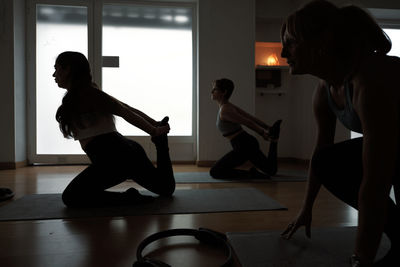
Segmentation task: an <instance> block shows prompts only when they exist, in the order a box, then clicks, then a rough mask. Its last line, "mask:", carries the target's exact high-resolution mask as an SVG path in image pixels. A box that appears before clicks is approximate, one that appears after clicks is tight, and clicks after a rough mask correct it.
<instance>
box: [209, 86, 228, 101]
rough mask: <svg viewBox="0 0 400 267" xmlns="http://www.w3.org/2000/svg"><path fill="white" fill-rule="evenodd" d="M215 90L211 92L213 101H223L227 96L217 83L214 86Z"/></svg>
mask: <svg viewBox="0 0 400 267" xmlns="http://www.w3.org/2000/svg"><path fill="white" fill-rule="evenodd" d="M212 88H213V89H212V90H211V99H212V100H222V99H223V98H224V96H225V92H224V91H223V90H221V89H220V88H218V87H217V86H216V85H215V83H214V84H213V87H212Z"/></svg>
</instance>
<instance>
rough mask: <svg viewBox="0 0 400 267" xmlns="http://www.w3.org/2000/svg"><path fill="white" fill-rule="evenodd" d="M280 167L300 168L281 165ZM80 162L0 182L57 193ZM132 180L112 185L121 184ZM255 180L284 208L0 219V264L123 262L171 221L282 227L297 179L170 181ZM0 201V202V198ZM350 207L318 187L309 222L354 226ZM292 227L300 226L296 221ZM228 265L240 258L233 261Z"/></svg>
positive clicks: (212, 262)
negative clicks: (151, 235)
mask: <svg viewBox="0 0 400 267" xmlns="http://www.w3.org/2000/svg"><path fill="white" fill-rule="evenodd" d="M284 167H286V168H292V169H294V168H303V167H302V166H297V165H290V164H289V165H287V166H284ZM84 168H85V166H35V167H26V168H20V169H17V170H3V171H0V187H9V188H11V189H12V190H13V191H14V192H15V194H16V195H15V198H14V199H18V198H20V197H22V196H24V195H28V194H43V193H61V192H62V191H63V189H64V188H65V187H66V185H67V184H68V183H69V181H70V180H71V179H72V178H73V177H74V175H76V174H77V173H78V172H79V171H81V170H83V169H84ZM174 170H175V171H176V172H179V171H184V172H190V171H208V168H201V167H197V166H195V165H175V166H174ZM131 185H132V183H124V184H121V185H120V186H118V187H117V188H116V189H117V190H119V189H121V190H124V189H126V188H127V187H129V186H131ZM244 186H246V187H249V186H251V187H255V188H257V189H259V190H261V191H263V192H265V193H266V194H268V195H269V196H270V197H272V198H274V199H275V200H277V201H278V202H280V203H282V204H283V205H285V206H286V207H287V208H288V210H287V211H252V212H225V213H208V214H185V215H152V216H131V217H118V218H89V219H87V218H86V219H71V220H41V221H39V220H38V221H19V222H0V266H4V267H16V266H24V267H26V266H29V267H61V266H68V267H75V266H79V267H81V266H82V267H102V266H107V267H109V266H110V267H122V266H124V267H127V266H132V263H133V262H134V261H135V259H136V248H137V245H138V244H139V242H140V241H141V240H142V239H143V238H145V237H146V236H147V235H149V234H152V233H154V232H156V231H160V230H166V229H171V228H199V227H207V228H211V229H214V230H217V231H221V232H233V231H263V230H271V229H273V230H282V229H284V228H285V226H286V225H287V224H288V222H289V221H290V220H291V219H292V218H293V217H294V216H295V215H296V214H297V211H298V210H299V208H300V206H301V203H302V199H303V192H304V188H305V182H267V183H256V184H251V183H214V184H178V185H177V188H178V189H189V188H190V189H197V188H198V189H202V188H234V187H244ZM5 204H7V202H5V203H1V204H0V205H5ZM356 218H357V214H356V212H355V211H354V210H353V209H352V208H350V207H348V206H346V205H344V204H342V203H341V202H339V201H338V200H336V199H335V198H334V197H333V196H332V195H331V194H330V193H329V192H327V191H325V190H324V189H323V190H322V191H321V193H320V195H319V198H318V201H317V203H316V206H315V208H314V213H313V227H324V226H354V225H356V220H357V219H356ZM297 234H301V235H302V234H304V230H303V229H301V230H299V232H298V233H297ZM145 253H150V254H149V255H151V256H154V257H155V258H157V259H160V260H163V261H165V262H167V263H169V264H170V265H171V266H173V267H185V266H190V267H197V266H199V267H200V266H201V267H209V266H210V267H212V266H219V265H218V264H220V263H221V262H222V260H223V259H224V255H223V253H222V252H219V251H215V250H211V249H210V248H209V247H207V246H205V245H198V244H197V243H196V241H194V240H193V239H192V238H190V237H189V238H180V239H179V238H170V239H165V240H164V241H161V242H157V243H156V244H154V245H153V246H151V247H149V249H146V251H145ZM235 266H240V265H239V264H238V263H236V265H235Z"/></svg>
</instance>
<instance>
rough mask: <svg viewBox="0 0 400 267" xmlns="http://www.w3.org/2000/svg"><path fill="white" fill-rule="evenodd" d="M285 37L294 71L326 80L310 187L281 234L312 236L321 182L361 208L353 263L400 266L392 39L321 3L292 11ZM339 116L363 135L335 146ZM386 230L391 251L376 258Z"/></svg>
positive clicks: (347, 11)
mask: <svg viewBox="0 0 400 267" xmlns="http://www.w3.org/2000/svg"><path fill="white" fill-rule="evenodd" d="M281 37H282V44H283V49H282V57H284V58H287V61H288V63H289V66H290V72H291V73H292V74H311V75H314V76H316V77H318V78H320V79H321V81H320V83H319V85H318V87H317V88H316V91H315V94H314V99H313V110H314V116H315V119H316V122H317V129H318V131H317V140H316V147H315V150H314V153H313V156H312V160H311V164H310V170H309V178H308V185H307V191H306V195H305V198H304V202H303V207H302V209H301V210H300V212H299V214H298V215H297V217H296V218H295V219H294V220H293V221H292V222H291V223H290V224H289V225H288V227H287V229H286V230H285V231H284V232H283V233H282V235H283V236H284V237H285V238H290V237H291V236H292V235H293V234H294V233H295V232H296V231H297V229H298V228H299V227H301V226H305V230H306V235H307V236H308V237H310V227H311V218H312V207H313V204H314V201H315V199H316V197H317V194H318V192H319V190H320V187H321V185H323V186H325V187H326V188H327V189H328V190H329V191H330V192H331V193H333V194H334V195H335V196H336V197H338V198H339V199H341V200H342V201H344V202H346V203H347V204H349V205H351V206H352V207H354V208H356V209H358V227H357V238H356V241H355V248H354V251H353V256H352V257H351V260H352V266H362V267H365V266H400V260H399V253H400V228H399V227H400V209H399V206H398V204H397V205H396V204H395V203H394V202H393V200H392V199H391V198H390V196H389V194H390V189H391V187H392V185H393V186H394V191H395V197H396V203H400V187H399V182H400V173H399V171H400V162H399V160H400V158H399V155H400V154H399V152H400V151H399V145H400V142H399V139H400V128H399V125H400V105H399V101H400V85H399V83H400V81H399V70H400V59H399V58H398V57H392V56H387V55H386V54H387V53H388V52H389V51H390V49H391V42H390V39H389V38H388V36H387V35H386V34H385V33H384V32H383V31H382V29H381V28H380V27H379V26H378V25H377V23H376V22H375V21H374V20H373V19H372V17H371V16H370V15H369V14H368V13H366V12H365V11H364V10H362V9H361V8H359V7H356V6H347V7H342V8H338V7H336V6H335V5H333V4H331V3H329V2H327V1H323V0H319V1H313V2H311V3H309V4H307V5H305V6H304V7H303V8H302V9H300V10H298V11H297V12H295V13H293V14H292V15H290V16H289V17H288V18H287V20H286V22H285V23H284V24H283V27H282V32H281ZM336 119H339V120H340V121H341V122H342V123H343V125H344V126H346V127H347V128H348V129H349V130H352V131H356V132H360V133H362V134H363V137H361V138H356V139H351V140H347V141H344V142H341V143H336V144H334V135H335V125H336ZM382 233H385V234H386V235H387V236H388V238H389V239H390V241H391V249H390V251H389V253H388V254H387V255H386V256H385V257H384V258H383V259H381V260H379V261H377V262H375V263H374V260H375V256H376V253H377V249H378V246H379V242H380V240H381V237H382ZM351 253H352V252H351V251H349V255H350V254H351Z"/></svg>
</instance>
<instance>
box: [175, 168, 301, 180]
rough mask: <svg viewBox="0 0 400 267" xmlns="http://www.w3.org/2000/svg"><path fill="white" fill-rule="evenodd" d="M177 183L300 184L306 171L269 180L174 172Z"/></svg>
mask: <svg viewBox="0 0 400 267" xmlns="http://www.w3.org/2000/svg"><path fill="white" fill-rule="evenodd" d="M174 176H175V181H176V182H177V183H235V182H261V183H263V182H269V181H274V182H302V181H306V180H307V172H306V171H295V170H281V171H279V172H278V173H277V174H276V175H274V176H272V177H271V178H270V179H214V178H212V177H211V176H210V174H209V173H208V172H175V173H174Z"/></svg>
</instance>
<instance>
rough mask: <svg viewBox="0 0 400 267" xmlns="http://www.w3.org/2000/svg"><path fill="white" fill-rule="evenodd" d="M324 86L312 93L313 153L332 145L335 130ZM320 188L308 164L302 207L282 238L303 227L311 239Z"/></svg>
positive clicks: (287, 237)
mask: <svg viewBox="0 0 400 267" xmlns="http://www.w3.org/2000/svg"><path fill="white" fill-rule="evenodd" d="M326 90H327V89H326V84H325V82H323V81H321V82H320V84H319V85H318V87H317V89H316V90H315V92H314V97H313V111H314V118H315V120H316V123H317V142H316V144H315V148H314V152H315V151H317V150H318V149H319V148H320V147H322V146H325V145H329V144H333V142H334V137H335V128H336V116H335V115H334V114H333V112H332V111H331V110H330V108H329V105H328V100H327V92H326ZM320 188H321V182H320V181H319V180H318V179H317V177H316V176H315V174H314V171H313V169H312V165H311V162H310V167H309V173H308V179H307V186H306V193H305V196H304V200H303V206H302V208H301V210H300V212H299V214H298V215H297V217H296V218H295V219H294V220H293V221H292V222H291V223H290V224H289V225H288V227H287V228H286V230H285V231H284V232H283V233H282V236H283V237H284V238H286V239H290V238H291V237H292V235H293V234H294V233H295V232H296V231H297V229H298V228H299V227H301V226H305V228H306V235H307V236H308V237H311V220H312V209H313V205H314V202H315V199H316V198H317V195H318V193H319V190H320Z"/></svg>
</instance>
